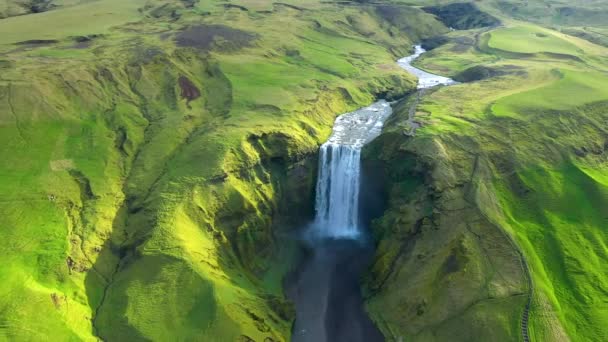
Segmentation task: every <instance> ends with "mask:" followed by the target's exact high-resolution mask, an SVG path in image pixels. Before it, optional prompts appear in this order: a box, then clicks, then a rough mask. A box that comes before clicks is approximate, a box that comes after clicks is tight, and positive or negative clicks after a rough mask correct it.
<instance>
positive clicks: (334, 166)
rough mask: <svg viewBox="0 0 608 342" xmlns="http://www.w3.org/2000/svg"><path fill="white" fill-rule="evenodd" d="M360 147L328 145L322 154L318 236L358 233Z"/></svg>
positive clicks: (342, 236) (320, 162)
mask: <svg viewBox="0 0 608 342" xmlns="http://www.w3.org/2000/svg"><path fill="white" fill-rule="evenodd" d="M360 165H361V147H359V146H351V145H340V144H335V143H325V144H323V145H322V146H321V149H320V151H319V178H318V181H317V197H316V202H315V207H316V211H317V216H316V220H315V228H316V229H317V232H316V233H317V234H318V235H319V236H325V237H333V238H352V237H356V236H357V235H358V234H359V227H358V226H359V186H360V182H361V181H360V175H361V171H360Z"/></svg>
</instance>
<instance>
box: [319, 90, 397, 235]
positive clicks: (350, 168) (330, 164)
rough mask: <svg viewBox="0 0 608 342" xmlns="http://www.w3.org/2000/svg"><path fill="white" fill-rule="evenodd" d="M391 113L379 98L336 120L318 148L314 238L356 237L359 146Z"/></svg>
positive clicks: (361, 146)
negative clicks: (327, 138) (330, 132)
mask: <svg viewBox="0 0 608 342" xmlns="http://www.w3.org/2000/svg"><path fill="white" fill-rule="evenodd" d="M391 112H392V110H391V107H390V105H389V104H388V102H386V101H384V100H382V101H379V102H376V103H374V104H372V105H371V106H369V107H365V108H361V109H359V110H357V111H354V112H351V113H346V114H343V115H340V116H339V117H338V118H337V119H336V122H335V123H334V128H333V133H332V135H331V137H330V138H329V140H328V141H327V142H326V143H324V144H323V145H321V148H320V150H319V171H318V179H317V187H316V191H317V193H316V199H315V210H316V216H315V221H314V223H313V225H312V229H311V230H312V231H311V233H312V234H313V235H314V237H318V238H331V239H356V238H357V237H358V236H359V234H360V233H361V230H360V227H359V216H360V215H359V188H360V186H361V149H362V148H363V146H364V145H365V144H366V143H368V142H370V141H371V140H373V139H374V138H376V137H377V136H378V135H379V134H380V132H381V130H382V126H383V124H384V120H386V118H388V116H389V115H390V114H391Z"/></svg>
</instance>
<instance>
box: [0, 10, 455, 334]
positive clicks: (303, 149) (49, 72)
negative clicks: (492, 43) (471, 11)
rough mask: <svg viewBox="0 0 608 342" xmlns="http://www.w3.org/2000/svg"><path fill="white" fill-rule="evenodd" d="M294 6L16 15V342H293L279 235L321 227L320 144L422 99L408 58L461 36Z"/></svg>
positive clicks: (11, 65) (1, 268)
mask: <svg viewBox="0 0 608 342" xmlns="http://www.w3.org/2000/svg"><path fill="white" fill-rule="evenodd" d="M291 3H292V5H290V3H289V2H288V3H287V5H285V4H277V3H271V2H267V1H256V2H249V1H242V2H236V1H235V2H233V3H230V4H227V3H223V2H219V1H218V2H216V1H205V2H197V1H157V0H149V1H148V0H142V1H114V0H99V1H90V2H89V1H87V2H78V3H67V2H66V3H65V4H64V5H65V6H59V7H53V9H52V10H49V11H45V12H42V13H34V14H26V15H20V16H11V17H9V18H6V19H1V20H0V146H2V147H1V148H0V157H1V158H2V159H3V163H2V164H1V166H0V201H1V205H0V234H1V236H2V238H3V241H4V242H3V244H2V247H0V248H1V250H2V254H1V255H0V276H1V278H2V279H3V282H2V284H0V298H1V299H0V322H1V323H0V339H6V340H45V339H53V340H66V341H67V340H96V339H97V338H102V339H104V340H129V341H135V340H158V341H163V340H203V339H204V340H217V341H233V340H242V341H250V340H252V339H253V340H256V341H262V340H266V341H271V340H272V341H280V340H288V339H289V334H290V328H291V321H292V319H293V308H292V307H291V305H290V304H289V303H287V302H286V301H285V299H284V297H283V294H282V289H281V278H282V275H283V274H284V273H285V272H286V271H287V269H288V266H289V265H290V262H291V261H290V260H291V258H292V254H293V253H292V252H290V250H289V248H288V247H289V244H288V243H287V242H285V241H282V240H280V236H281V234H282V232H284V231H285V230H287V229H289V227H290V225H291V226H292V225H294V224H295V223H297V222H298V220H300V221H301V220H302V219H305V218H307V217H309V216H310V214H311V211H312V208H311V203H312V199H311V196H312V189H313V182H314V180H313V178H314V170H315V165H316V151H317V147H318V145H319V143H320V142H322V141H323V140H324V139H326V137H327V136H328V134H329V132H330V127H331V124H332V122H333V119H334V118H335V116H336V115H337V114H339V113H342V112H345V111H348V110H351V109H354V108H357V107H359V106H362V105H365V104H368V103H370V102H371V101H373V100H374V98H375V97H376V96H387V97H396V96H399V95H402V94H404V93H405V92H407V91H409V90H411V89H412V88H413V86H414V80H413V78H412V77H411V76H409V75H408V74H407V73H405V72H404V71H402V70H400V69H399V68H398V67H397V66H396V65H395V64H394V60H395V59H396V58H397V57H398V56H401V55H405V54H406V53H407V52H408V51H407V50H408V48H407V47H408V46H410V45H411V44H412V39H418V38H420V37H429V36H433V35H437V34H440V33H444V32H446V31H447V28H446V27H445V26H444V25H443V24H441V23H440V22H439V21H437V20H435V19H434V18H433V17H432V16H430V15H428V14H425V13H424V12H422V11H421V10H420V9H416V8H412V7H408V6H403V5H385V6H384V7H382V8H379V7H378V6H375V5H362V6H342V5H336V4H323V3H321V2H318V1H307V2H297V3H296V2H291ZM1 4H2V5H4V4H5V2H3V3H1ZM13 4H14V3H13ZM389 12H390V13H391V15H396V16H397V17H399V18H401V19H407V18H413V19H416V20H420V18H424V25H422V26H420V27H413V26H399V25H395V23H391V22H390V21H387V20H386V19H385V17H386V15H387V13H389ZM23 14H25V13H23ZM58 23H61V24H60V25H59V24H58ZM278 28H280V29H278Z"/></svg>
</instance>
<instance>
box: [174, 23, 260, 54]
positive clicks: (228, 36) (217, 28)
mask: <svg viewBox="0 0 608 342" xmlns="http://www.w3.org/2000/svg"><path fill="white" fill-rule="evenodd" d="M255 39H257V35H256V34H255V33H251V32H247V31H243V30H238V29H234V28H231V27H228V26H225V25H196V26H191V27H188V28H186V29H185V30H183V31H182V32H180V33H179V34H177V36H176V37H175V42H176V43H177V45H178V46H181V47H191V48H195V49H199V50H203V51H210V50H219V51H235V50H239V49H241V48H244V47H248V46H251V43H252V42H253V41H254V40H255Z"/></svg>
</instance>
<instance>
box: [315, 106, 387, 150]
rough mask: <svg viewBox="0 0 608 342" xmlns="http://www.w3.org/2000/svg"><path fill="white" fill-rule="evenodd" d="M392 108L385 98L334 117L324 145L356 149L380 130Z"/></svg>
mask: <svg viewBox="0 0 608 342" xmlns="http://www.w3.org/2000/svg"><path fill="white" fill-rule="evenodd" d="M392 112H393V110H392V108H391V106H390V104H389V103H388V102H387V101H386V100H380V101H378V102H375V103H373V104H372V105H370V106H367V107H363V108H360V109H358V110H356V111H354V112H349V113H345V114H342V115H340V116H338V117H337V118H336V121H335V122H334V127H333V131H332V134H331V136H330V137H329V139H328V140H327V142H326V143H325V144H324V145H343V146H350V147H352V148H355V149H358V148H362V147H363V146H364V145H365V144H367V143H368V142H370V141H372V140H373V139H375V138H376V137H377V136H379V135H380V133H381V132H382V126H383V125H384V121H385V120H386V119H387V118H388V117H389V116H390V115H391V114H392Z"/></svg>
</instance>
